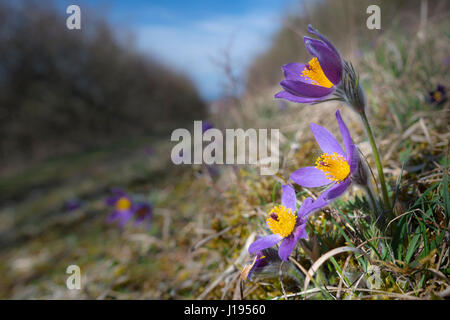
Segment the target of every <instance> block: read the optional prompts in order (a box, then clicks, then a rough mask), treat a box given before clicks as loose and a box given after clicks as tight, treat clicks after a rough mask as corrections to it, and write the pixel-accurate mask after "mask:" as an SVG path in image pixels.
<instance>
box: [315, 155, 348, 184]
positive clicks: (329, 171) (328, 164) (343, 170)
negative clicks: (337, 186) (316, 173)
mask: <svg viewBox="0 0 450 320" xmlns="http://www.w3.org/2000/svg"><path fill="white" fill-rule="evenodd" d="M316 168H317V169H319V170H320V171H322V172H324V173H325V176H326V178H327V179H329V180H332V181H336V182H340V181H342V180H344V179H345V178H347V176H348V175H349V174H350V166H349V164H348V162H347V160H345V159H344V157H343V156H341V155H340V154H337V153H336V152H335V153H333V154H328V153H323V154H322V155H321V156H320V157H318V158H317V160H316Z"/></svg>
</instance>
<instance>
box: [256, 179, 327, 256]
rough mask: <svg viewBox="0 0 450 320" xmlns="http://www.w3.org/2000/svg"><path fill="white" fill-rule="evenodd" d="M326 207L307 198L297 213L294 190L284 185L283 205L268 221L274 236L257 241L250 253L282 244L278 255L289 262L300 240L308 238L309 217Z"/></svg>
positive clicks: (282, 190)
mask: <svg viewBox="0 0 450 320" xmlns="http://www.w3.org/2000/svg"><path fill="white" fill-rule="evenodd" d="M325 205H326V202H324V201H322V200H320V201H313V199H312V198H306V199H305V201H303V204H302V206H301V207H300V208H299V209H298V211H297V199H296V196H295V190H294V188H293V187H292V186H291V185H283V186H282V187H281V205H280V206H276V207H274V208H273V210H272V211H270V212H269V216H268V217H267V220H266V223H267V226H268V227H269V229H270V231H272V234H271V235H268V236H265V237H262V238H259V239H257V240H256V241H255V242H253V243H252V244H251V245H250V246H249V248H248V252H249V253H250V254H254V253H257V252H259V251H261V250H264V249H267V248H270V247H272V246H274V245H276V244H277V243H279V242H281V244H280V248H279V249H278V255H279V256H280V258H281V259H282V260H284V261H288V259H289V256H290V255H291V253H292V250H294V248H295V245H296V244H297V242H298V240H300V239H306V238H307V237H308V235H307V233H306V229H305V228H306V220H307V217H308V216H309V215H310V214H311V213H312V212H313V211H315V210H317V209H320V208H321V207H323V206H325Z"/></svg>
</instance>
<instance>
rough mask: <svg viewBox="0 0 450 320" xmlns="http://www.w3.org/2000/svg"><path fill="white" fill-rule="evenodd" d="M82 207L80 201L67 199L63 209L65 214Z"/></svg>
mask: <svg viewBox="0 0 450 320" xmlns="http://www.w3.org/2000/svg"><path fill="white" fill-rule="evenodd" d="M81 205H82V203H81V201H80V200H79V199H77V198H73V199H69V200H67V201H66V202H65V203H64V207H65V209H66V211H67V212H72V211H75V210H77V209H78V208H80V207H81Z"/></svg>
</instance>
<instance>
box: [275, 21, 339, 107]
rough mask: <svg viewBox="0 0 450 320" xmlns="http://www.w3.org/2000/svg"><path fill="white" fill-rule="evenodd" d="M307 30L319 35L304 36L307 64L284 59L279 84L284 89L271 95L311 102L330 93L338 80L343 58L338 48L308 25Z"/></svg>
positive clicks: (322, 98)
mask: <svg viewBox="0 0 450 320" xmlns="http://www.w3.org/2000/svg"><path fill="white" fill-rule="evenodd" d="M308 31H309V32H310V33H312V34H314V35H316V36H318V37H319V38H320V40H318V39H313V38H310V37H304V42H305V46H306V49H307V50H308V52H309V53H310V54H311V55H312V56H313V58H312V59H311V60H310V61H309V62H308V63H307V64H303V63H288V64H285V65H284V66H283V67H282V70H283V73H284V77H285V79H284V80H283V81H281V82H280V85H281V86H282V87H283V89H284V90H283V91H280V92H278V93H277V94H275V98H279V99H286V100H289V101H293V102H298V103H313V102H317V101H321V100H324V99H326V98H327V97H329V96H330V95H332V94H333V92H334V91H335V89H336V86H338V85H339V84H340V83H341V79H342V74H343V61H342V58H341V56H340V54H339V52H338V51H337V50H336V48H335V47H334V46H333V44H332V43H331V42H330V41H328V39H327V38H325V37H324V36H322V35H321V34H320V33H319V32H318V31H317V30H315V29H313V28H312V26H311V25H309V26H308Z"/></svg>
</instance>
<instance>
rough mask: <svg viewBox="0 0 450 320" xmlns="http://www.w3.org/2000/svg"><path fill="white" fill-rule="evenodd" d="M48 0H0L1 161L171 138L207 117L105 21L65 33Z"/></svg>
mask: <svg viewBox="0 0 450 320" xmlns="http://www.w3.org/2000/svg"><path fill="white" fill-rule="evenodd" d="M67 17H68V15H65V10H57V9H56V7H54V6H52V5H50V3H48V2H35V3H34V4H33V3H32V2H27V3H26V5H25V6H24V5H23V4H20V5H18V4H17V3H13V2H10V3H9V4H6V3H0V135H1V137H2V139H0V159H1V160H0V163H8V162H12V161H16V160H23V159H25V160H26V161H29V160H33V159H42V158H47V157H49V156H55V155H60V154H65V153H72V152H82V151H85V150H88V149H92V148H97V147H101V146H108V145H111V144H112V143H114V142H115V141H126V140H127V139H132V138H134V137H140V136H149V135H161V134H167V132H169V131H171V130H172V129H173V128H176V127H179V126H180V125H182V124H183V123H186V122H187V121H191V120H192V119H200V118H202V117H204V116H205V112H206V106H205V104H204V102H203V101H202V99H201V98H200V97H199V95H198V92H197V90H196V88H195V87H194V85H193V84H192V82H191V81H190V80H188V79H187V78H186V77H185V76H183V75H181V74H178V73H176V72H175V71H172V70H170V69H168V68H167V67H165V66H163V65H162V64H160V63H158V62H156V61H153V60H152V59H151V58H149V57H148V56H143V55H142V54H139V53H138V52H137V51H136V50H135V49H134V48H133V46H128V45H127V44H126V43H125V42H124V41H121V40H120V39H119V37H118V36H116V35H115V34H114V33H113V31H112V30H111V28H110V27H109V26H108V24H107V23H106V22H105V21H103V20H102V19H98V18H95V19H90V17H89V19H90V20H89V21H88V18H87V17H86V15H83V13H82V29H81V30H68V29H67V28H66V18H67Z"/></svg>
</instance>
